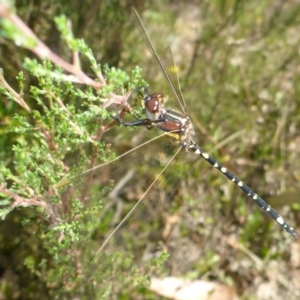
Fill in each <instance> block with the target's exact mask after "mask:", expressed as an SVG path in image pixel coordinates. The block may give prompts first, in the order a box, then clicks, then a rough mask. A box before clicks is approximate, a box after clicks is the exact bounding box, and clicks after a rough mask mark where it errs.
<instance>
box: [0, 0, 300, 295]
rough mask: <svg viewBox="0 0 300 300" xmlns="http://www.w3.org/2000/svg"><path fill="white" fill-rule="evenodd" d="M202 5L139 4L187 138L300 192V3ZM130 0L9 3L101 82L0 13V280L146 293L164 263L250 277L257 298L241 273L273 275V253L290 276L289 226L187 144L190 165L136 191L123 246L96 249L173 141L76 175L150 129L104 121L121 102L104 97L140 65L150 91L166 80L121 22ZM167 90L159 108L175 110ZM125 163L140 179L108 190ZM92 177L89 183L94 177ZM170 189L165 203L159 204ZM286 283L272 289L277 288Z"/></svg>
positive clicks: (10, 289) (263, 181)
mask: <svg viewBox="0 0 300 300" xmlns="http://www.w3.org/2000/svg"><path fill="white" fill-rule="evenodd" d="M198 2H199V3H197V1H196V2H190V3H188V5H187V2H186V1H185V2H182V3H181V2H180V1H179V2H176V3H175V2H172V3H170V2H160V3H159V4H154V5H155V7H153V6H151V5H149V6H148V7H147V11H146V12H145V14H144V15H143V21H145V25H146V27H147V29H148V30H149V33H150V35H151V37H152V38H153V40H154V44H155V45H158V49H163V48H165V47H166V46H171V48H172V49H173V52H174V54H175V58H176V60H177V61H178V70H179V73H180V79H181V83H182V89H183V92H184V95H185V99H186V102H187V110H188V112H189V114H190V117H191V119H192V121H193V123H194V127H195V130H196V135H195V140H196V141H199V142H201V146H202V145H203V148H204V149H206V151H207V152H209V153H210V154H212V155H214V156H216V157H217V158H218V159H219V160H220V161H221V162H222V163H224V165H225V166H226V168H228V169H229V170H232V171H233V172H234V173H235V174H237V175H238V176H239V177H240V178H241V179H242V180H243V182H245V183H247V185H249V186H250V187H252V188H253V189H254V190H255V191H256V192H257V193H258V194H260V195H263V196H264V197H265V196H269V195H281V194H283V195H285V190H288V191H291V192H294V191H295V193H296V195H297V190H298V181H299V171H298V170H299V167H300V166H299V164H298V161H299V159H298V152H299V151H298V149H299V147H298V142H299V138H298V132H299V115H300V111H299V105H298V104H299V99H300V97H299V92H300V85H299V82H300V80H299V75H298V74H299V72H298V65H299V57H298V48H299V47H298V44H299V38H298V34H297V32H298V31H297V28H298V27H299V23H300V20H299V9H298V3H297V2H296V1H291V2H289V3H286V4H283V3H280V1H252V2H249V1H211V2H209V1H206V2H205V1H198ZM124 3H126V2H124V1H123V2H122V1H120V2H118V1H113V2H111V1H103V2H101V3H98V4H97V5H99V6H96V7H95V10H94V6H93V9H92V10H91V6H90V5H88V4H89V3H88V2H87V5H82V3H79V2H72V1H71V2H57V1H56V2H55V1H50V2H49V3H48V5H44V4H43V5H42V6H40V7H38V6H36V4H35V3H33V2H32V3H26V4H22V3H17V6H18V9H17V12H18V13H20V15H21V16H22V19H23V20H25V22H26V23H27V24H30V28H32V29H33V30H34V32H35V33H36V35H37V36H38V37H39V38H40V40H41V41H43V42H45V44H47V45H49V47H50V49H53V51H54V52H55V53H56V54H58V55H59V57H60V58H62V59H65V61H66V62H70V61H71V60H72V59H73V60H74V62H73V64H72V67H73V71H74V73H76V71H82V73H84V74H85V75H88V77H89V78H90V79H91V80H92V81H93V84H94V85H93V84H91V85H85V84H80V83H79V82H80V81H79V80H78V77H76V76H77V75H78V73H77V75H74V73H71V72H68V73H67V72H66V71H65V69H64V68H63V67H62V65H61V64H55V63H53V61H52V62H50V61H49V60H47V59H45V56H41V57H40V58H41V59H40V60H38V59H37V58H36V57H35V56H32V55H31V54H29V53H28V52H25V51H24V50H22V48H19V47H18V46H20V45H21V46H23V47H25V48H27V49H34V48H35V47H36V45H37V43H36V41H35V40H33V39H32V38H29V39H26V36H25V35H24V34H22V32H20V30H19V29H16V28H15V27H14V25H13V23H12V22H11V21H7V20H6V19H5V18H2V19H1V31H0V35H1V36H2V37H3V38H5V39H3V40H1V41H0V43H1V51H3V52H1V53H2V55H1V57H0V64H1V69H0V71H1V73H0V75H2V76H4V77H5V82H6V84H5V82H4V81H1V83H0V93H1V101H2V102H3V105H1V106H0V118H1V127H0V134H1V135H0V161H1V164H0V185H1V188H2V189H1V193H0V218H1V219H2V220H4V221H3V222H1V232H2V233H3V234H1V235H0V245H1V246H0V251H1V255H3V256H4V257H5V258H7V263H6V261H5V265H4V266H3V269H5V270H8V271H7V274H8V275H7V276H6V275H4V276H3V277H2V278H1V281H0V291H1V292H0V293H2V294H3V295H4V296H5V297H6V298H13V296H12V295H13V294H14V293H15V294H14V295H17V296H14V297H15V298H17V297H21V295H28V298H31V299H35V298H36V299H46V298H49V299H53V298H60V299H75V298H77V299H85V298H86V299H113V297H115V298H116V299H134V298H137V299H138V298H142V299H146V298H147V299H155V298H157V295H155V296H151V295H150V292H149V291H147V289H146V288H145V286H146V287H147V286H148V285H149V282H150V279H151V278H150V275H149V274H153V273H152V272H154V271H153V270H154V269H155V268H157V267H158V268H159V270H160V274H163V275H166V274H168V275H174V276H178V277H179V276H180V277H181V276H184V277H190V278H195V279H198V278H199V277H203V278H212V279H213V280H214V281H219V282H223V283H228V282H234V284H235V285H236V286H237V287H238V289H239V288H241V287H242V289H243V290H242V291H239V294H240V296H244V297H245V298H247V299H248V298H249V299H250V298H251V297H252V295H253V291H251V290H248V289H247V287H245V286H246V285H245V282H247V286H248V285H249V286H250V285H253V286H255V289H257V290H258V288H257V286H256V285H255V284H256V282H259V281H260V280H266V279H268V272H267V270H268V268H267V266H268V263H269V262H270V261H271V262H273V263H275V264H277V266H278V270H277V272H278V273H280V274H281V275H282V276H286V278H285V281H286V282H289V281H290V278H291V277H289V276H290V275H291V274H292V273H291V274H289V273H288V272H287V271H286V270H290V269H291V268H293V267H294V265H293V264H294V262H293V261H292V260H289V257H290V256H291V255H290V254H291V253H290V248H292V247H291V246H290V244H291V239H290V237H289V236H287V235H285V233H284V232H282V231H281V230H280V229H279V228H278V227H276V224H273V223H272V222H270V221H269V219H268V218H267V216H265V215H264V214H262V213H261V211H259V210H258V208H257V207H256V206H255V204H254V203H252V202H251V200H250V201H249V200H248V199H247V197H246V196H244V195H241V193H240V191H238V189H237V188H236V187H235V186H233V185H232V184H231V183H230V182H228V181H227V180H226V179H223V178H222V177H221V175H220V174H219V173H218V172H217V171H216V170H214V169H213V168H211V167H210V166H208V165H207V164H206V162H200V161H199V160H198V158H193V157H190V156H188V155H187V156H186V158H185V165H184V167H183V166H182V165H181V166H179V167H177V168H176V167H175V168H173V165H171V166H170V168H168V170H166V172H165V173H164V174H163V175H162V176H161V178H160V181H159V182H158V183H157V184H155V185H154V188H153V190H154V192H153V194H152V196H151V197H152V199H155V201H153V203H151V205H149V207H148V206H147V207H146V205H144V206H143V204H141V206H142V208H143V209H144V210H143V209H142V210H141V211H142V213H141V214H140V215H138V218H136V217H134V218H133V219H134V220H133V222H132V223H130V224H128V223H126V224H125V225H128V227H130V230H131V232H133V233H132V234H128V236H127V239H126V240H125V239H124V240H122V241H113V245H116V248H117V249H118V250H121V251H119V252H117V253H110V252H109V249H108V251H107V252H105V251H104V252H103V253H102V252H101V251H100V252H99V253H100V254H98V255H96V253H97V252H98V251H99V246H100V245H101V243H102V242H103V241H104V240H105V238H106V237H107V235H108V233H109V232H110V226H116V225H117V224H116V221H115V218H116V219H117V220H120V218H121V219H122V217H124V216H125V215H126V213H127V212H129V211H130V209H131V208H132V206H133V205H134V204H133V203H136V202H134V201H136V200H137V199H136V198H140V197H141V196H142V195H143V193H144V192H145V191H146V190H147V188H148V187H149V186H150V184H151V183H152V182H153V181H154V179H155V178H156V176H157V174H159V172H160V171H161V169H162V166H165V165H166V162H168V160H169V158H170V155H171V152H172V149H173V148H172V146H169V144H167V143H165V142H163V141H162V140H156V141H154V142H152V143H151V145H150V144H149V145H147V147H149V151H148V152H147V153H145V152H142V150H141V151H140V150H137V151H140V152H138V154H139V155H140V156H139V157H135V158H133V159H131V160H130V161H126V157H123V158H122V159H120V160H119V161H118V162H116V163H112V164H111V165H110V166H104V167H107V169H105V168H104V169H105V170H104V171H103V172H102V171H101V172H100V171H97V170H95V173H93V172H91V174H93V176H92V178H90V177H89V174H88V173H85V171H86V170H88V169H91V168H93V167H96V166H98V165H99V164H100V165H101V164H103V163H104V164H105V162H107V161H111V160H113V159H114V158H115V157H117V156H118V155H122V154H124V153H125V152H126V151H128V150H130V149H132V147H134V146H136V145H137V143H139V144H141V143H142V142H145V141H147V140H148V139H149V138H151V137H154V136H156V135H157V131H155V130H152V131H147V130H145V131H142V130H141V131H139V130H138V129H136V128H135V129H132V128H130V129H129V130H125V129H124V130H116V129H115V128H114V127H115V126H113V125H112V126H111V127H109V128H108V127H106V126H107V125H108V124H110V123H111V121H112V119H111V115H113V114H114V109H113V108H112V109H111V110H110V111H107V110H105V109H103V104H104V103H106V102H107V101H108V100H110V97H111V95H112V94H114V95H118V96H123V95H125V94H126V92H128V91H134V90H135V89H136V88H137V87H141V86H148V84H147V83H146V82H145V81H144V80H143V79H142V77H141V76H142V74H143V76H145V77H146V79H147V81H149V82H150V83H151V84H150V86H149V91H150V92H155V91H162V92H164V93H165V94H167V93H168V91H167V90H165V89H164V87H165V84H164V83H163V80H162V78H163V76H162V75H161V74H160V72H158V68H157V66H156V64H153V60H151V58H150V56H149V55H146V54H145V53H146V52H145V50H146V49H145V45H144V44H143V41H142V39H141V41H138V38H137V34H136V32H135V31H134V30H133V28H130V27H129V24H130V23H132V22H131V20H130V18H129V7H127V6H126V5H127V4H124ZM90 4H91V3H90ZM92 4H93V5H95V3H94V2H93V3H92ZM22 5H24V6H22ZM77 5H78V6H77ZM139 5H141V6H142V5H143V4H142V3H140V4H139ZM28 7H30V9H28ZM137 10H138V11H139V12H141V13H142V8H141V7H137ZM12 11H13V10H12ZM54 16H59V17H55V18H54ZM53 19H54V20H55V26H54V24H53V21H52V20H53ZM70 20H72V23H71V22H70ZM127 25H128V26H127ZM77 37H79V38H77ZM81 38H84V41H83V39H81ZM54 52H53V53H54ZM159 53H160V54H162V53H163V51H160V52H159ZM162 57H163V55H162ZM137 62H138V64H139V65H141V66H143V71H142V69H141V68H139V67H135V65H136V63H137ZM22 66H23V67H24V69H23V70H21V68H22ZM3 70H4V71H3ZM100 75H102V77H101V76H100ZM74 78H75V79H76V80H77V81H76V80H74ZM103 80H104V81H105V83H104V84H103ZM97 84H99V85H98V86H97ZM101 85H102V86H101ZM136 94H137V95H136ZM170 98H171V99H170V101H169V102H168V105H170V108H172V105H174V106H175V107H176V101H174V99H172V97H171V95H170ZM139 99H140V95H138V92H135V93H133V95H132V97H131V98H130V99H128V102H129V103H130V105H132V106H135V105H136V104H138V103H137V100H139ZM21 100H22V101H24V102H22V101H21ZM172 101H173V102H172ZM24 103H25V104H26V105H25V104H24ZM166 107H167V108H169V106H167V105H166ZM27 108H28V109H27ZM143 113H144V112H143V109H142V108H140V107H136V108H135V107H134V110H133V111H132V115H134V116H135V117H136V118H144V114H143ZM127 117H129V118H130V119H131V120H132V116H127ZM103 128H108V129H109V131H107V132H104V131H102V130H103ZM155 144H157V145H159V146H160V148H159V151H158V150H157V148H155V147H154V146H155ZM152 145H153V146H152ZM152 147H153V148H152ZM118 157H119V156H118ZM180 159H181V162H182V161H184V158H183V157H180ZM145 166H146V167H147V170H146V168H145ZM110 168H111V169H110ZM132 169H134V171H135V177H133V178H134V179H131V181H130V180H129V181H128V182H125V183H124V186H125V187H126V186H128V187H129V188H127V190H126V192H125V193H123V194H122V195H118V196H119V197H120V199H117V200H116V199H113V198H110V192H111V191H114V189H115V188H116V187H118V185H117V184H116V183H119V182H121V179H123V178H126V176H125V175H127V173H130V172H129V171H130V170H132ZM145 170H146V171H145ZM182 172H185V173H182ZM182 174H184V176H183V175H182ZM110 175H112V176H113V175H115V177H111V178H110ZM181 175H182V176H181ZM106 176H107V177H108V178H106ZM179 176H180V177H181V178H180V179H181V185H180V186H179V188H178V189H177V190H176V183H177V182H178V177H179ZM93 180H95V182H97V184H93V185H90V183H91V181H93ZM97 180H98V181H97ZM121 183H122V182H121ZM163 198H165V199H167V205H164V204H162V203H160V202H159V203H158V202H157V201H156V200H161V199H163ZM170 199H172V200H170ZM108 200H109V201H108ZM284 200H285V199H284ZM297 201H298V199H297V197H296V199H295V200H294V201H293V202H294V203H293V204H290V202H288V201H283V204H282V205H279V207H278V209H279V210H280V212H282V213H286V212H287V213H286V215H285V217H287V219H288V220H290V223H291V224H293V223H296V221H297V220H296V218H295V220H293V218H292V214H288V212H289V211H290V209H289V208H293V209H294V212H295V214H296V213H297V210H299V203H298V202H297ZM120 202H121V203H122V205H123V206H124V207H122V208H120V204H119V203H120ZM287 203H289V204H288V205H287ZM272 205H273V204H272ZM283 205H285V206H286V210H281V207H280V206H283ZM146 209H147V210H148V211H150V213H148V214H147V213H145V211H146ZM276 209H277V208H276ZM120 211H121V213H120V215H121V216H118V214H119V212H120ZM151 213H152V215H151ZM149 215H150V216H149ZM117 217H118V218H119V219H118V218H117ZM151 217H152V218H151ZM176 218H177V219H176ZM174 219H175V220H177V221H175V222H174V221H173V220H174ZM112 220H113V221H112ZM170 224H171V225H170ZM296 225H297V223H296ZM298 225H299V224H298ZM170 227H171V229H170ZM167 229H168V230H169V231H168V230H167ZM165 232H167V234H166V233H165ZM163 235H164V236H163ZM162 236H163V238H162ZM161 240H163V242H161ZM157 245H159V246H160V247H161V248H162V249H168V250H169V252H170V255H169V254H168V255H167V254H166V253H165V252H164V251H161V248H160V247H158V248H156V247H157ZM149 249H150V250H149ZM147 255H148V256H150V255H152V258H153V260H150V262H149V263H147V264H146V265H144V266H143V268H141V266H140V265H139V264H138V263H137V261H138V260H139V259H142V258H144V256H146V257H147ZM167 256H168V257H167ZM146 261H147V260H146ZM166 261H167V264H166V263H165V262H166ZM253 261H254V263H253ZM11 262H13V264H12V263H11ZM147 262H148V261H147ZM11 265H13V267H11ZM262 265H264V266H266V268H262V267H261V266H262ZM112 266H114V268H112ZM166 266H167V269H165V267H166ZM282 266H283V267H282ZM296 267H297V266H295V268H296ZM281 268H283V269H281ZM1 269H2V266H1ZM9 274H14V276H16V277H17V278H18V280H16V281H13V280H11V277H10V276H9ZM154 274H156V273H154ZM255 274H256V275H255ZM112 279H114V280H116V281H117V282H118V284H117V285H116V286H112V285H111V282H112V281H113V280H112ZM133 283H134V284H133ZM280 284H281V283H280ZM136 286H137V287H136ZM289 288H290V287H287V286H285V287H284V288H283V289H280V290H282V295H283V296H282V298H287V297H286V295H285V294H284V293H286V294H288V292H289ZM295 289H296V288H295V287H294V286H292V290H293V291H294V290H295ZM111 293H112V294H113V296H112V295H111ZM139 293H140V294H142V296H140V295H138V294H139ZM1 296H2V295H1ZM1 296H0V298H1ZM5 297H4V298H5ZM254 298H255V297H254ZM255 299H256V298H255Z"/></svg>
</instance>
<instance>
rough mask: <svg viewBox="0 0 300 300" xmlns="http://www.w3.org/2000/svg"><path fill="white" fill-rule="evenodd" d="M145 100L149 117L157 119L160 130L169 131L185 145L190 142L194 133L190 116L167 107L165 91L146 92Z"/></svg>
mask: <svg viewBox="0 0 300 300" xmlns="http://www.w3.org/2000/svg"><path fill="white" fill-rule="evenodd" d="M143 101H144V106H145V112H146V115H147V117H148V118H149V119H150V120H151V121H155V124H156V126H157V127H158V129H159V130H161V131H163V132H165V133H167V135H168V136H169V137H171V138H172V139H173V140H174V141H175V142H177V143H180V144H181V145H182V146H183V147H186V145H189V144H190V141H191V137H192V135H193V134H194V129H193V126H192V124H191V121H190V118H189V117H188V116H187V115H185V114H181V113H178V112H175V111H173V110H167V109H165V108H164V103H165V96H164V94H163V93H159V92H156V93H152V94H146V96H145V97H144V100H143ZM160 120H161V122H160Z"/></svg>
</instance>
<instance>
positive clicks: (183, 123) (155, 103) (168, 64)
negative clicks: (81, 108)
mask: <svg viewBox="0 0 300 300" xmlns="http://www.w3.org/2000/svg"><path fill="white" fill-rule="evenodd" d="M132 17H133V20H134V22H135V25H136V28H137V29H138V31H139V34H140V36H142V37H143V39H144V42H145V44H146V45H147V48H148V50H149V52H150V53H151V55H152V57H153V58H154V60H155V61H156V63H157V64H158V66H159V67H160V70H161V71H162V73H163V75H164V77H165V79H166V81H167V83H168V84H169V87H170V90H171V91H172V93H173V96H174V97H175V99H176V100H177V102H178V104H179V106H180V107H181V109H182V112H176V111H173V110H170V109H167V108H165V96H164V94H163V93H160V92H154V93H152V94H149V92H148V89H147V88H146V87H143V90H144V94H145V97H144V99H143V105H144V108H145V114H146V117H147V118H145V119H139V120H135V121H132V122H124V121H123V120H122V119H121V118H120V116H119V115H118V114H117V115H116V116H115V117H114V118H115V119H116V120H117V121H118V122H119V123H120V124H121V125H123V126H125V127H131V126H145V127H147V126H155V127H157V128H158V129H159V130H160V131H161V132H163V133H165V134H166V135H167V136H168V137H169V138H171V139H172V140H173V141H174V142H175V143H177V144H178V145H179V147H178V151H177V154H178V153H179V152H180V151H185V152H190V153H194V154H196V155H199V156H200V157H201V158H203V159H205V160H206V161H207V162H208V163H209V164H210V165H212V166H213V167H214V168H216V169H217V170H219V171H220V172H221V173H222V174H223V175H224V176H226V177H227V178H228V179H229V180H230V181H232V182H233V183H234V184H235V185H237V186H238V187H239V188H240V189H241V190H242V191H243V192H244V193H245V194H246V195H247V196H248V197H249V198H250V199H252V200H253V202H255V203H256V204H257V205H258V206H259V207H260V208H261V209H262V210H263V211H265V212H266V213H267V214H268V215H269V216H270V217H271V218H272V219H273V220H274V221H275V222H276V223H277V224H279V225H280V226H281V227H282V228H283V229H284V230H285V231H286V232H288V233H289V234H291V235H292V237H294V238H295V239H297V238H298V236H299V234H298V232H297V231H296V230H295V229H294V228H293V227H292V226H291V225H289V223H288V222H287V221H286V220H285V219H284V218H283V217H282V216H280V215H279V213H278V212H277V211H276V210H275V209H273V208H272V207H271V206H270V205H269V204H268V203H267V202H266V201H265V200H264V199H262V198H261V197H260V196H258V195H257V194H256V193H255V192H254V191H253V190H252V189H251V188H250V187H248V186H247V185H246V184H244V183H243V182H242V181H241V180H240V179H239V178H238V177H237V176H236V175H234V174H233V173H231V172H230V171H228V170H227V169H226V168H225V167H224V166H223V165H222V164H221V163H220V162H218V161H217V160H216V159H214V158H213V157H212V156H210V155H209V154H208V153H207V152H205V151H204V150H203V149H202V148H201V147H200V146H199V145H198V144H197V143H195V142H194V141H193V135H194V129H193V125H192V123H191V120H190V118H189V116H188V112H187V109H186V104H185V101H184V97H183V94H182V92H181V87H180V83H179V78H178V72H177V70H178V68H177V66H176V64H175V61H174V57H173V54H172V51H171V49H170V48H167V49H166V50H165V56H164V61H162V60H161V59H160V57H159V55H158V53H157V52H156V50H155V47H154V45H153V43H152V41H151V39H150V37H149V35H148V33H147V31H146V28H145V26H144V24H143V22H142V20H141V18H140V16H139V14H138V13H137V11H136V10H135V9H134V8H132ZM142 200H143V201H144V199H142ZM133 209H136V207H134V208H133ZM131 213H132V212H131ZM120 226H122V224H120ZM118 229H119V228H118V227H117V228H116V230H115V231H114V232H113V233H112V235H113V234H114V233H115V232H116V231H118ZM106 242H107V241H106ZM106 242H105V243H104V245H105V244H106Z"/></svg>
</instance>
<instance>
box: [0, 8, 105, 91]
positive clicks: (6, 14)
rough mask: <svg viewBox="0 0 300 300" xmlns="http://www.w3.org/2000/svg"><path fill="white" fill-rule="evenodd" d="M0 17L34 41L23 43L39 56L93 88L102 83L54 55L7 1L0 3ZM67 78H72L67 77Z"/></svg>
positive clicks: (76, 65)
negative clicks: (28, 43) (27, 43)
mask: <svg viewBox="0 0 300 300" xmlns="http://www.w3.org/2000/svg"><path fill="white" fill-rule="evenodd" d="M0 17H1V18H4V19H7V20H9V21H10V22H11V23H12V24H13V25H14V26H15V27H16V28H17V29H18V30H20V31H21V32H22V34H23V35H24V36H25V37H26V38H28V39H29V40H32V41H33V42H34V43H31V44H30V46H29V45H23V46H24V47H26V48H28V49H29V50H31V51H32V52H33V53H35V54H36V55H37V56H38V57H40V58H46V59H48V60H50V61H51V62H53V63H54V64H55V65H57V66H60V67H61V68H62V69H64V70H66V71H68V72H69V73H71V74H73V75H75V77H76V78H77V79H78V81H79V82H80V83H84V84H87V85H90V86H93V87H94V88H97V89H100V88H102V86H103V83H99V82H96V81H95V80H93V79H92V78H90V77H88V76H87V75H86V74H85V73H84V72H83V71H82V70H81V69H80V68H79V66H78V64H70V63H68V62H66V61H65V60H63V59H62V58H61V57H59V56H58V55H56V54H55V53H54V52H53V51H52V50H51V49H50V48H48V47H47V46H46V45H45V44H44V43H43V42H42V41H41V40H40V39H39V38H38V37H37V36H36V35H35V34H34V33H33V32H32V30H31V29H30V28H29V27H28V26H27V25H26V24H25V23H24V22H23V21H22V20H21V19H20V18H19V17H18V16H17V15H16V14H15V13H14V12H13V10H12V9H11V8H10V7H9V5H8V4H7V3H1V4H0ZM69 79H74V78H72V77H69Z"/></svg>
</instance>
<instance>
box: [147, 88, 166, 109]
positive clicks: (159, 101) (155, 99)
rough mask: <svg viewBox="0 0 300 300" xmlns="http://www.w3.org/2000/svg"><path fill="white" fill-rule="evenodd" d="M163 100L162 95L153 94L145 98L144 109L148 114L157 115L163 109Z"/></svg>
mask: <svg viewBox="0 0 300 300" xmlns="http://www.w3.org/2000/svg"><path fill="white" fill-rule="evenodd" d="M164 99H165V98H164V95H163V94H162V93H153V94H151V95H150V96H147V97H146V98H145V100H144V101H145V107H146V109H147V110H148V111H149V112H150V113H158V112H159V111H160V109H162V107H163V104H164Z"/></svg>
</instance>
